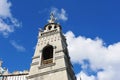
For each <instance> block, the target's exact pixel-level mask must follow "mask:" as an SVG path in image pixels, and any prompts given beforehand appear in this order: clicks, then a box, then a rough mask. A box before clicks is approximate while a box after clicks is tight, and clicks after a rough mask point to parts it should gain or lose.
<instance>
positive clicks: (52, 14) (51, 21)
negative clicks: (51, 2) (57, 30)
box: [48, 12, 56, 23]
mask: <svg viewBox="0 0 120 80" xmlns="http://www.w3.org/2000/svg"><path fill="white" fill-rule="evenodd" d="M55 21H56V18H55V16H54V13H53V12H51V13H50V20H48V22H49V23H55Z"/></svg>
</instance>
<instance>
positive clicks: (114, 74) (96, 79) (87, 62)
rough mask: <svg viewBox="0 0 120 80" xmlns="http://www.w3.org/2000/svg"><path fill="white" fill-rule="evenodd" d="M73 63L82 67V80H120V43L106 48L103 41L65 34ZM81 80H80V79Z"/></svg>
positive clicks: (69, 32)
mask: <svg viewBox="0 0 120 80" xmlns="http://www.w3.org/2000/svg"><path fill="white" fill-rule="evenodd" d="M65 36H66V38H67V43H68V49H69V53H70V56H71V61H72V62H73V63H77V64H80V65H81V68H82V70H81V71H80V72H79V74H77V76H78V75H81V77H83V78H82V80H120V76H119V74H120V68H119V67H120V42H118V43H114V44H111V45H108V46H105V43H104V41H103V40H102V39H100V38H96V39H91V38H86V37H83V36H78V37H75V35H74V34H73V32H71V31H68V32H67V33H66V34H65ZM78 80H79V79H78Z"/></svg>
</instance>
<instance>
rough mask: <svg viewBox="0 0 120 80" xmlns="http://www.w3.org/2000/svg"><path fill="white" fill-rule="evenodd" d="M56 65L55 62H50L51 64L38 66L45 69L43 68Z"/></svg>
mask: <svg viewBox="0 0 120 80" xmlns="http://www.w3.org/2000/svg"><path fill="white" fill-rule="evenodd" d="M54 65H55V63H50V64H45V65H41V66H39V67H38V68H39V69H43V68H46V67H51V66H54Z"/></svg>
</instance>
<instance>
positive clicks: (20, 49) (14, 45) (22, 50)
mask: <svg viewBox="0 0 120 80" xmlns="http://www.w3.org/2000/svg"><path fill="white" fill-rule="evenodd" d="M10 43H11V45H12V46H13V47H14V48H15V49H17V50H18V51H21V52H24V51H25V50H26V49H25V48H24V47H23V46H22V45H20V44H18V43H17V42H16V41H14V40H13V41H10Z"/></svg>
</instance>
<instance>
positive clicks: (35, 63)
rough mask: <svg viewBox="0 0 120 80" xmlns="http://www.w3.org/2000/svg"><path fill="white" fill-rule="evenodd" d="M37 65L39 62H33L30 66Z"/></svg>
mask: <svg viewBox="0 0 120 80" xmlns="http://www.w3.org/2000/svg"><path fill="white" fill-rule="evenodd" d="M38 64H39V62H34V63H32V64H31V66H34V65H38Z"/></svg>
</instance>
